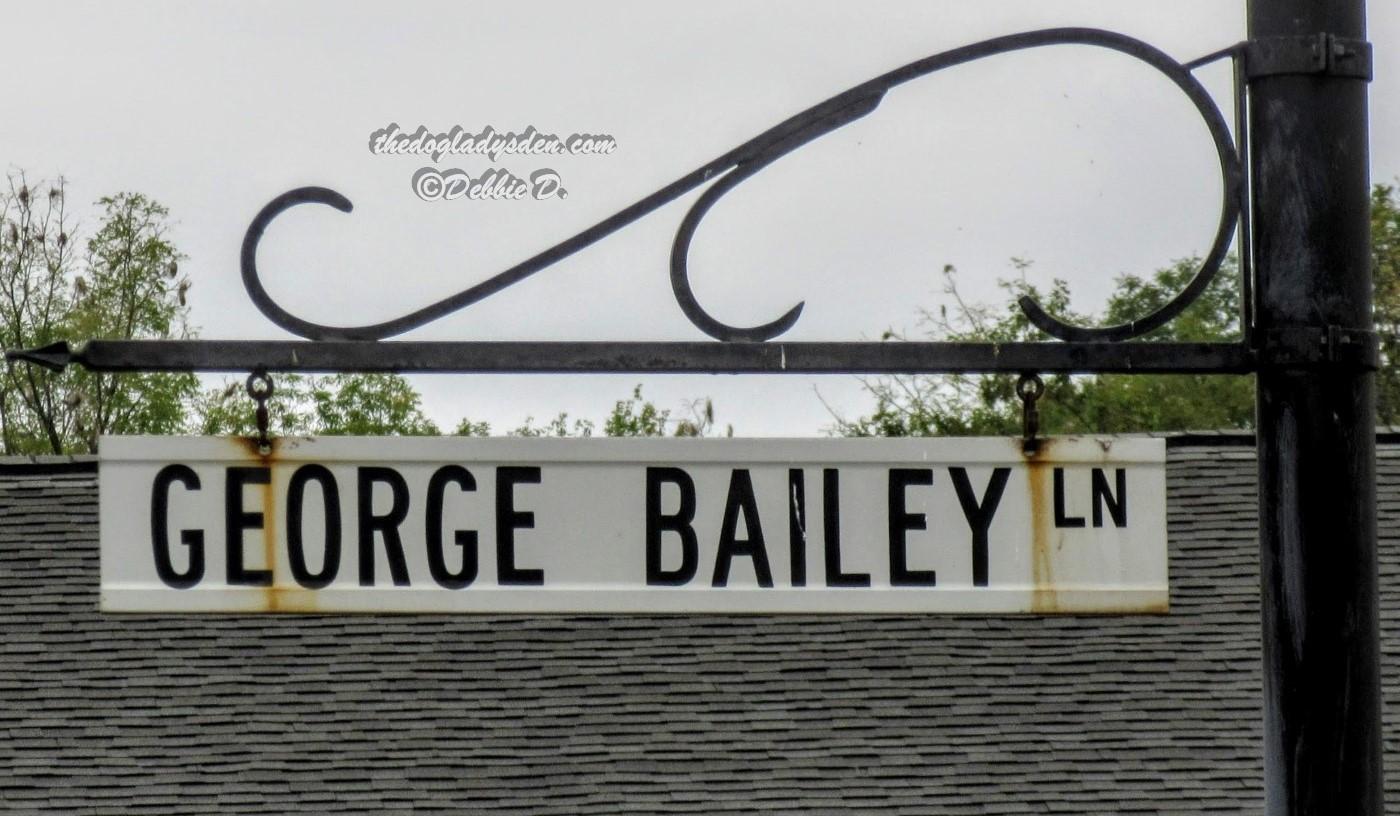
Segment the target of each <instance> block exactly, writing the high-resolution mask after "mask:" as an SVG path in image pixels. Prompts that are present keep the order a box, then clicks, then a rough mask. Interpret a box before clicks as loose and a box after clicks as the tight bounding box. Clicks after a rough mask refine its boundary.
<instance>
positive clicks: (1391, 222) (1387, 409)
mask: <svg viewBox="0 0 1400 816" xmlns="http://www.w3.org/2000/svg"><path fill="white" fill-rule="evenodd" d="M1371 274H1372V279H1373V280H1374V282H1375V317H1376V334H1377V335H1379V336H1380V347H1381V370H1380V371H1379V372H1377V373H1376V424H1378V425H1400V202H1397V200H1396V189H1395V186H1394V185H1390V184H1377V185H1376V186H1375V187H1374V188H1372V190H1371Z"/></svg>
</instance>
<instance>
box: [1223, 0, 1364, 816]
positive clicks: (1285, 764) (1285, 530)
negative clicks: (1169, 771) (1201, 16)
mask: <svg viewBox="0 0 1400 816" xmlns="http://www.w3.org/2000/svg"><path fill="white" fill-rule="evenodd" d="M1249 36H1250V46H1249V49H1248V51H1247V56H1246V72H1247V74H1248V75H1249V83H1250V84H1249V89H1250V95H1249V99H1250V119H1249V125H1250V133H1251V143H1252V144H1251V148H1250V172H1251V174H1252V185H1253V186H1252V189H1253V204H1254V211H1253V227H1254V230H1253V232H1254V246H1253V251H1254V261H1255V264H1254V266H1255V273H1256V285H1257V288H1256V297H1257V301H1256V305H1257V312H1256V321H1257V324H1256V326H1257V332H1256V335H1255V336H1256V338H1257V342H1259V343H1261V344H1263V345H1265V346H1268V345H1269V344H1271V343H1273V342H1276V340H1277V339H1278V338H1280V337H1283V336H1285V335H1286V334H1287V333H1288V332H1287V330H1289V329H1296V328H1298V327H1306V328H1308V329H1311V330H1314V331H1321V332H1322V333H1323V334H1324V335H1329V334H1330V336H1332V337H1338V336H1342V335H1343V334H1346V335H1348V336H1352V337H1365V336H1367V335H1366V333H1367V332H1370V331H1371V330H1372V329H1373V328H1374V324H1373V322H1372V317H1371V268H1370V246H1369V243H1370V220H1369V202H1370V199H1369V193H1370V190H1369V185H1370V182H1369V178H1368V168H1367V135H1366V82H1365V80H1364V74H1365V73H1366V72H1365V71H1363V70H1359V66H1361V64H1362V63H1363V62H1364V61H1365V58H1366V56H1367V54H1366V47H1365V45H1364V43H1362V42H1361V41H1362V40H1364V38H1365V3H1364V0H1250V2H1249ZM1329 327H1331V330H1330V332H1329ZM1280 330H1283V331H1280ZM1258 434H1259V436H1258V451H1259V520H1260V521H1259V538H1260V548H1261V554H1262V562H1261V568H1262V574H1261V580H1262V597H1263V646H1264V769H1265V786H1266V787H1265V801H1266V812H1267V813H1268V814H1270V815H1271V816H1350V815H1351V814H1358V815H1359V814H1368V815H1369V814H1379V813H1381V812H1382V808H1383V805H1382V795H1383V789H1382V785H1381V740H1380V722H1381V719H1380V678H1379V669H1378V662H1379V661H1378V658H1379V634H1378V626H1377V605H1376V494H1375V392H1374V374H1373V373H1372V372H1371V371H1369V370H1367V369H1366V367H1364V366H1359V365H1355V364H1348V363H1346V362H1343V361H1338V363H1337V364H1335V365H1332V366H1330V367H1327V368H1321V369H1312V370H1302V369H1298V368H1295V367H1291V366H1287V365H1284V366H1272V367H1264V368H1263V369H1261V371H1260V373H1259V376H1258Z"/></svg>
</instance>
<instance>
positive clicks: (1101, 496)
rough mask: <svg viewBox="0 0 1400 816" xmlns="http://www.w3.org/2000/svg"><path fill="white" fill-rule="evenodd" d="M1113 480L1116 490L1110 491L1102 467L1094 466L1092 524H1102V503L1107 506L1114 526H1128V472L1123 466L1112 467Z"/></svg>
mask: <svg viewBox="0 0 1400 816" xmlns="http://www.w3.org/2000/svg"><path fill="white" fill-rule="evenodd" d="M1113 481H1114V482H1115V484H1116V486H1117V488H1118V492H1117V494H1116V495H1115V494H1113V493H1110V492H1109V490H1108V477H1107V476H1105V475H1104V472H1103V469H1102V468H1094V473H1093V477H1092V484H1093V493H1094V526H1095V527H1102V526H1103V509H1104V505H1107V506H1108V514H1109V515H1110V516H1112V517H1113V526H1114V527H1127V526H1128V473H1127V471H1125V470H1124V469H1123V468H1114V469H1113Z"/></svg>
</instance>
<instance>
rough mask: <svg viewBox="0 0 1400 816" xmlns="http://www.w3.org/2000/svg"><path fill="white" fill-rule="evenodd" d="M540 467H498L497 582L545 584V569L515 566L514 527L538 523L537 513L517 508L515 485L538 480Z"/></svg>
mask: <svg viewBox="0 0 1400 816" xmlns="http://www.w3.org/2000/svg"><path fill="white" fill-rule="evenodd" d="M539 483H540V469H539V468H537V467H499V468H496V583H498V584H500V585H501V586H542V585H543V584H544V570H541V569H521V568H518V567H516V566H515V531H516V530H529V529H532V528H533V527H534V526H535V514H534V513H530V512H526V511H523V510H516V509H515V486H516V485H518V484H539Z"/></svg>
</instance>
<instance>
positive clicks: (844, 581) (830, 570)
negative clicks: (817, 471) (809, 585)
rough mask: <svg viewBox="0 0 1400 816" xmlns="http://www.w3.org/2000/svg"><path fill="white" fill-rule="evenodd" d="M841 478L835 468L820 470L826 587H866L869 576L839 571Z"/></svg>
mask: <svg viewBox="0 0 1400 816" xmlns="http://www.w3.org/2000/svg"><path fill="white" fill-rule="evenodd" d="M840 504H841V476H840V473H839V472H838V471H837V470H836V468H823V469H822V532H823V533H824V538H825V539H826V540H825V541H823V542H822V543H823V544H824V545H825V548H826V553H825V554H826V585H827V586H829V587H868V586H870V575H869V574H868V573H864V572H842V571H841V509H840Z"/></svg>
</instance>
